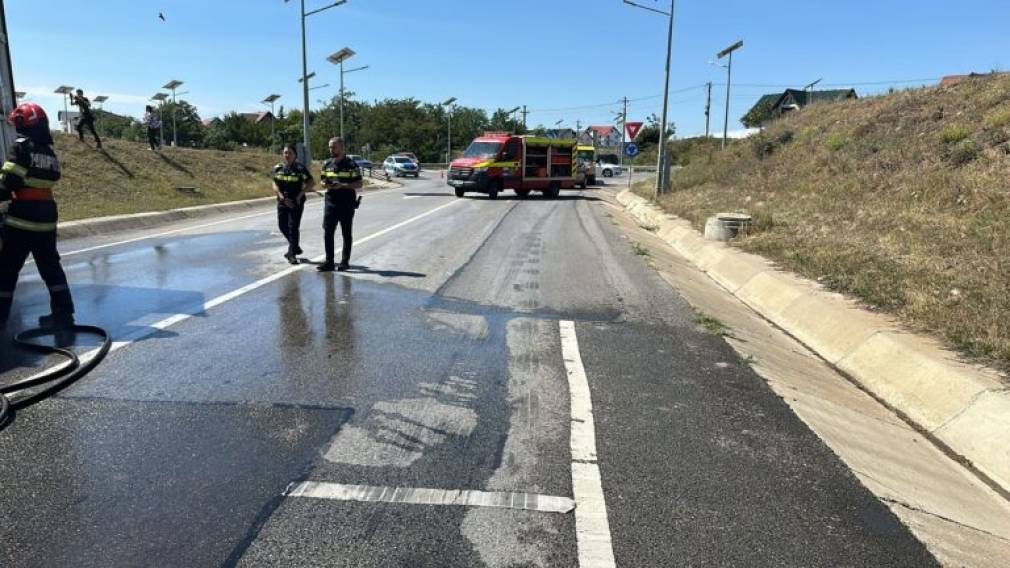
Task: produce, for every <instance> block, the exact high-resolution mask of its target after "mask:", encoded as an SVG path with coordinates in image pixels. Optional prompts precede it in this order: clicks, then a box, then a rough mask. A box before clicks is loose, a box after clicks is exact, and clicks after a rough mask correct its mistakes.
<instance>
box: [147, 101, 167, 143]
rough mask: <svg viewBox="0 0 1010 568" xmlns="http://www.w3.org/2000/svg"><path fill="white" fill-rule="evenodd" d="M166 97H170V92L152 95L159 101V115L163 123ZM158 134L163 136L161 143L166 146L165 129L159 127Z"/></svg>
mask: <svg viewBox="0 0 1010 568" xmlns="http://www.w3.org/2000/svg"><path fill="white" fill-rule="evenodd" d="M166 99H168V93H155V94H154V96H153V97H151V100H152V101H155V102H157V103H158V115H159V117H160V120H161V123H162V124H164V123H165V100H166ZM158 134H159V135H160V136H161V145H162V146H164V145H165V129H164V128H159V129H158Z"/></svg>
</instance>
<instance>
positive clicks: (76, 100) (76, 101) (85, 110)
mask: <svg viewBox="0 0 1010 568" xmlns="http://www.w3.org/2000/svg"><path fill="white" fill-rule="evenodd" d="M70 104H72V105H75V106H77V108H78V109H80V111H81V116H80V118H78V119H77V136H78V138H80V139H81V142H84V129H85V128H87V129H88V130H90V131H91V135H92V136H94V137H95V145H96V146H98V148H99V149H101V147H102V139H101V138H99V137H98V132H97V131H96V130H95V115H94V114H93V113H92V112H91V101H89V100H88V97H85V96H84V91H83V90H81V89H77V94H76V95H74V94H73V93H71V95H70Z"/></svg>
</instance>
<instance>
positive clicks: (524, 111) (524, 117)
mask: <svg viewBox="0 0 1010 568" xmlns="http://www.w3.org/2000/svg"><path fill="white" fill-rule="evenodd" d="M523 130H524V131H525V130H526V105H523Z"/></svg>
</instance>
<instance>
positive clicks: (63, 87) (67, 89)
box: [53, 85, 74, 95]
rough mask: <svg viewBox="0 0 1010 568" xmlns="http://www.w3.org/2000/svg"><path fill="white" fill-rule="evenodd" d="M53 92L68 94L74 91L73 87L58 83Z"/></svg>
mask: <svg viewBox="0 0 1010 568" xmlns="http://www.w3.org/2000/svg"><path fill="white" fill-rule="evenodd" d="M53 92H54V93H56V94H57V95H69V94H70V93H72V92H74V88H73V87H70V86H67V85H60V87H59V88H58V89H56V90H55V91H53Z"/></svg>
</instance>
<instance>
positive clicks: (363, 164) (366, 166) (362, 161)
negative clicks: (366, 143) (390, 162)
mask: <svg viewBox="0 0 1010 568" xmlns="http://www.w3.org/2000/svg"><path fill="white" fill-rule="evenodd" d="M347 157H348V158H350V159H352V160H354V163H355V164H358V167H359V168H361V169H363V170H370V169H372V161H371V160H369V159H368V158H366V157H364V156H359V155H357V154H348V155H347Z"/></svg>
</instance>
